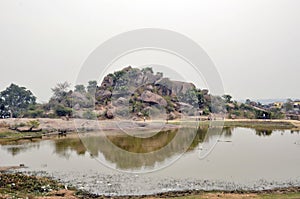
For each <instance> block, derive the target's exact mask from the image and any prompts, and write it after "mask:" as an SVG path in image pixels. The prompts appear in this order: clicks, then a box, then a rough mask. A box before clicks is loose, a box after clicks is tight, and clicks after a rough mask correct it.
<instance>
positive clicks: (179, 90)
mask: <svg viewBox="0 0 300 199" xmlns="http://www.w3.org/2000/svg"><path fill="white" fill-rule="evenodd" d="M155 85H156V86H160V87H164V88H165V89H167V90H168V91H167V92H166V91H165V92H162V94H164V93H166V94H169V95H174V96H176V95H179V94H184V93H186V92H187V91H188V90H191V89H194V88H195V85H194V84H192V83H187V82H180V81H171V80H170V79H168V78H162V79H160V80H158V81H156V82H155Z"/></svg>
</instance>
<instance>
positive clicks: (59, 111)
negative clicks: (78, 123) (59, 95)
mask: <svg viewBox="0 0 300 199" xmlns="http://www.w3.org/2000/svg"><path fill="white" fill-rule="evenodd" d="M54 111H55V114H56V115H57V116H67V115H71V114H72V109H71V108H68V107H65V106H63V105H60V104H59V105H57V106H56V107H55V110H54Z"/></svg>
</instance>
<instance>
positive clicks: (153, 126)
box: [0, 118, 300, 144]
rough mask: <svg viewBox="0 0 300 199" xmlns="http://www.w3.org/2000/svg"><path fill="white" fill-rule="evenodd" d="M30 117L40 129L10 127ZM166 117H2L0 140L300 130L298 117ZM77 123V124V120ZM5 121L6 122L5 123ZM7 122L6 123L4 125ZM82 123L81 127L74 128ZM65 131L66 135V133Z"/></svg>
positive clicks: (4, 141)
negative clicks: (184, 129) (126, 133)
mask: <svg viewBox="0 0 300 199" xmlns="http://www.w3.org/2000/svg"><path fill="white" fill-rule="evenodd" d="M31 120H38V121H39V122H40V128H41V129H42V131H41V132H18V131H16V130H11V129H10V128H9V127H10V126H13V125H16V124H20V123H26V122H28V121H31ZM164 122H165V121H161V120H156V121H146V122H142V121H139V122H135V123H132V122H131V121H119V120H83V119H79V120H76V122H75V120H74V119H70V120H68V121H66V120H62V119H50V118H21V119H12V118H10V119H0V125H1V124H2V126H0V144H5V143H9V142H15V141H24V140H30V141H34V140H41V139H52V136H56V135H60V130H61V129H63V131H65V133H64V134H68V135H70V134H74V133H75V134H77V133H80V132H81V131H82V132H84V133H88V132H99V130H100V131H101V132H102V133H103V134H107V132H109V133H110V134H112V135H114V134H117V133H118V132H119V131H120V130H132V131H136V132H137V133H141V132H143V133H147V132H149V131H153V130H159V131H161V130H172V129H177V128H180V127H195V125H198V126H199V127H204V128H205V127H216V128H219V127H229V128H230V127H232V128H235V127H242V128H253V129H258V130H291V131H300V121H297V120H262V119H224V120H212V121H209V120H205V121H194V120H169V121H168V124H165V123H164ZM74 123H77V124H74ZM4 124H5V125H4ZM3 126H5V127H3ZM75 126H76V127H79V128H75ZM64 134H63V135H64Z"/></svg>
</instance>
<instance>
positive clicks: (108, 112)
mask: <svg viewBox="0 0 300 199" xmlns="http://www.w3.org/2000/svg"><path fill="white" fill-rule="evenodd" d="M106 117H107V118H108V119H113V118H114V113H113V110H112V109H108V110H107V111H106Z"/></svg>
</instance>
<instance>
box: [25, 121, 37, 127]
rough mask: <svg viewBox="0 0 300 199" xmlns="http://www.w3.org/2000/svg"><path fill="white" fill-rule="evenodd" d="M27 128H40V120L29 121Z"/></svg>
mask: <svg viewBox="0 0 300 199" xmlns="http://www.w3.org/2000/svg"><path fill="white" fill-rule="evenodd" d="M26 124H27V126H30V127H33V128H38V127H39V126H40V122H39V121H38V120H31V121H28V122H27V123H26Z"/></svg>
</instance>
